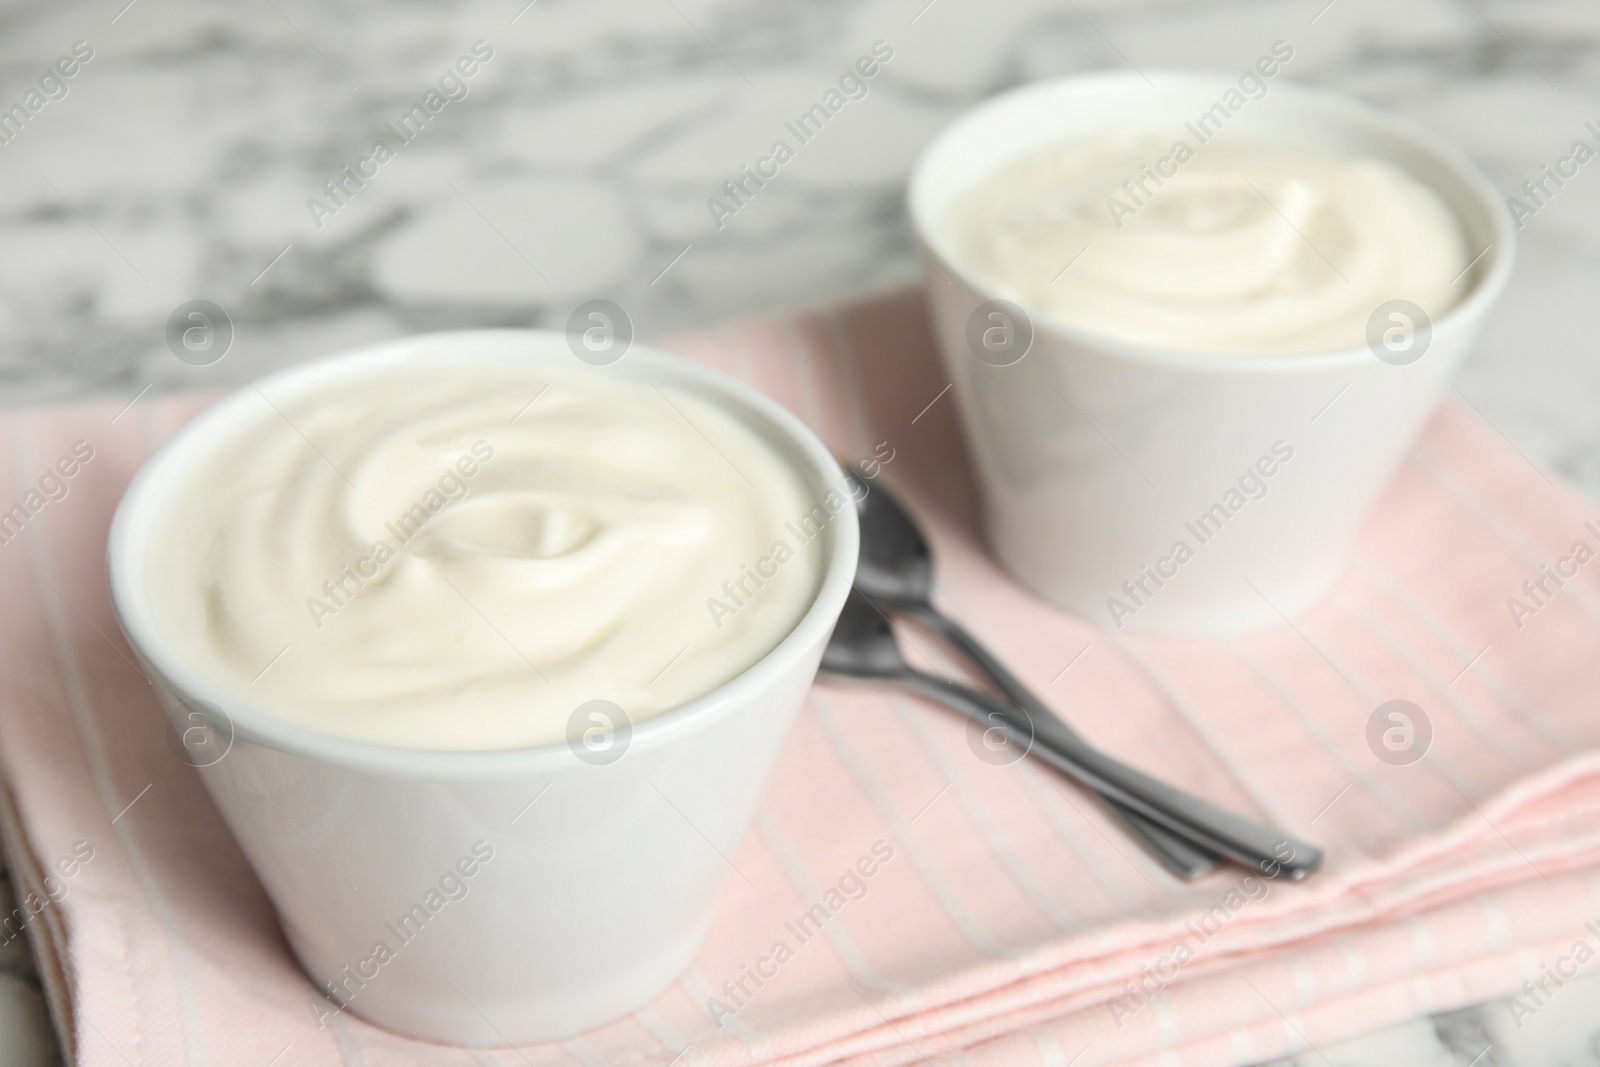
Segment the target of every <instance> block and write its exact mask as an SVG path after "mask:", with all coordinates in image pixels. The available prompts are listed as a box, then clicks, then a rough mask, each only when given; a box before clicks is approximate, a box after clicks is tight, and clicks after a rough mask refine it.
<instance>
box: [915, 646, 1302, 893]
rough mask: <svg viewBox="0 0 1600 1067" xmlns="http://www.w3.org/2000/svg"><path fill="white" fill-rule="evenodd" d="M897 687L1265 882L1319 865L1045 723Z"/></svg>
mask: <svg viewBox="0 0 1600 1067" xmlns="http://www.w3.org/2000/svg"><path fill="white" fill-rule="evenodd" d="M904 679H905V681H906V682H907V683H908V684H910V685H911V686H913V687H914V688H915V689H916V690H917V691H918V692H919V693H923V694H924V695H926V696H928V697H930V698H932V699H933V700H936V701H938V702H939V703H940V704H943V705H944V706H946V707H948V708H950V709H951V710H952V711H956V712H958V713H960V714H962V715H964V716H966V717H967V718H969V719H973V720H975V721H977V722H982V723H987V724H998V725H1000V726H1001V727H1003V728H1004V729H1005V730H1006V732H1007V734H1008V735H1009V736H1010V737H1011V739H1012V740H1013V741H1014V742H1015V743H1017V744H1019V745H1021V746H1022V749H1023V751H1025V752H1032V753H1034V754H1036V755H1037V756H1038V757H1039V758H1040V759H1043V760H1044V761H1045V762H1047V763H1049V764H1050V765H1051V766H1053V767H1055V768H1056V769H1057V770H1059V771H1061V772H1063V773H1065V774H1067V775H1069V776H1070V777H1072V778H1074V779H1076V780H1077V781H1078V782H1079V783H1081V784H1082V785H1084V786H1086V787H1087V788H1089V789H1091V790H1093V791H1094V792H1096V793H1099V794H1100V795H1101V796H1103V797H1105V798H1107V799H1108V800H1114V801H1116V802H1117V803H1118V804H1120V805H1122V806H1123V807H1126V808H1131V809H1132V810H1134V811H1136V812H1138V813H1139V814H1140V815H1143V816H1144V817H1145V818H1147V819H1149V820H1151V821H1153V822H1156V823H1159V824H1160V825H1162V826H1164V827H1166V828H1167V829H1169V830H1171V831H1172V832H1173V833H1176V834H1180V835H1182V836H1184V837H1186V838H1188V839H1190V840H1192V841H1197V842H1199V843H1201V844H1203V845H1204V846H1205V847H1207V848H1209V849H1211V850H1212V851H1214V852H1217V853H1220V854H1221V855H1224V856H1227V857H1228V858H1229V859H1232V860H1234V861H1235V862H1237V863H1240V864H1242V865H1243V866H1246V867H1250V868H1252V869H1255V870H1259V871H1261V872H1262V873H1263V874H1265V875H1266V876H1267V877H1269V878H1271V877H1276V876H1277V875H1279V874H1280V873H1281V874H1284V875H1286V876H1288V877H1289V878H1290V879H1292V880H1295V881H1298V880H1299V879H1301V878H1304V877H1305V876H1306V875H1308V874H1310V873H1311V872H1312V871H1314V870H1316V869H1317V867H1318V866H1320V865H1321V863H1322V850H1321V849H1319V848H1317V847H1316V846H1315V845H1312V844H1310V843H1309V842H1305V841H1300V840H1297V839H1295V838H1293V837H1290V836H1288V835H1286V834H1283V833H1280V832H1279V831H1277V830H1273V829H1270V828H1268V827H1265V826H1262V825H1260V824H1259V823H1254V822H1251V821H1250V820H1249V819H1246V818H1243V817H1241V816H1238V815H1235V814H1233V813H1232V812H1229V811H1224V810H1223V809H1221V808H1219V807H1217V806H1216V805H1214V804H1211V803H1208V802H1207V801H1204V800H1201V799H1200V798H1199V797H1196V796H1193V795H1191V794H1189V793H1185V792H1183V791H1182V790H1181V789H1175V788H1173V787H1172V786H1169V785H1166V784H1165V783H1163V782H1158V781H1156V780H1155V779H1154V778H1151V777H1150V776H1149V775H1146V774H1144V773H1142V772H1140V771H1136V770H1134V769H1133V768H1132V767H1129V766H1128V765H1126V764H1124V763H1121V762H1119V761H1117V760H1114V759H1112V758H1111V757H1109V756H1107V755H1105V754H1104V753H1101V752H1099V751H1097V750H1095V749H1093V748H1091V747H1090V746H1088V745H1086V744H1084V743H1083V741H1082V740H1080V739H1079V738H1078V737H1077V735H1075V734H1072V733H1071V732H1070V731H1067V732H1064V733H1063V732H1061V731H1059V730H1053V729H1051V727H1050V722H1051V721H1054V722H1055V723H1057V724H1059V723H1060V720H1059V719H1055V718H1054V716H1052V717H1051V718H1050V719H1048V720H1042V721H1041V722H1039V723H1038V724H1037V726H1038V729H1036V728H1035V723H1034V721H1033V719H1032V717H1031V716H1029V715H1028V714H1027V713H1026V712H1024V711H1022V710H1021V709H1020V708H1013V707H1010V706H1009V705H1006V704H1001V703H1000V702H998V701H995V700H992V699H990V698H989V697H986V696H984V695H983V694H982V693H977V692H974V691H973V690H971V689H967V688H966V687H964V686H959V685H951V684H949V683H946V682H943V681H941V680H940V679H938V678H935V677H934V676H933V675H931V674H923V673H922V672H921V671H914V670H913V671H908V672H906V674H905V675H904Z"/></svg>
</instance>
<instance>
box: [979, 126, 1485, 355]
mask: <svg viewBox="0 0 1600 1067" xmlns="http://www.w3.org/2000/svg"><path fill="white" fill-rule="evenodd" d="M947 226H948V233H949V235H950V241H951V245H952V247H953V248H954V249H955V251H956V254H957V255H958V256H959V257H960V258H961V260H962V261H963V262H964V263H965V264H966V265H967V267H968V268H969V269H970V270H972V271H973V273H975V274H976V275H978V276H979V277H980V278H982V279H983V280H984V281H986V282H988V283H990V284H991V285H993V286H994V287H995V288H997V289H999V290H1000V291H1002V292H1004V293H1006V294H1007V295H1008V296H1009V297H1010V298H1011V299H1013V300H1015V301H1017V302H1018V303H1020V304H1022V305H1023V306H1024V307H1028V308H1032V309H1034V310H1037V311H1042V312H1046V313H1049V314H1051V315H1054V316H1056V317H1057V318H1058V319H1060V320H1061V321H1062V322H1066V323H1070V324H1072V325H1074V326H1077V327H1079V328H1080V329H1083V330H1087V331H1090V332H1092V333H1097V334H1101V335H1103V336H1106V337H1111V338H1115V339H1117V340H1119V341H1126V342H1130V343H1133V344H1143V345H1152V346H1155V347H1159V348H1168V349H1174V350H1181V351H1190V352H1208V353H1219V354H1224V355H1226V354H1234V355H1246V356H1260V355H1296V354H1302V353H1309V352H1337V351H1340V350H1344V349H1350V348H1357V347H1359V346H1361V345H1363V344H1365V343H1366V329H1367V320H1368V318H1369V316H1370V315H1371V313H1372V309H1373V308H1374V307H1377V306H1378V305H1379V304H1381V303H1383V302H1384V301H1385V300H1388V299H1390V298H1391V297H1392V296H1394V295H1395V294H1405V295H1406V296H1407V297H1408V298H1409V299H1411V300H1414V301H1415V302H1417V303H1419V304H1421V305H1422V306H1424V307H1426V308H1429V309H1431V313H1432V314H1433V315H1435V316H1438V315H1442V314H1444V313H1445V312H1447V311H1449V310H1450V309H1451V308H1452V307H1454V306H1455V304H1456V303H1457V302H1458V301H1459V300H1460V297H1461V294H1462V293H1463V292H1464V291H1465V290H1466V288H1467V287H1468V286H1469V285H1470V282H1469V280H1468V279H1467V278H1466V277H1465V274H1466V267H1467V265H1468V262H1469V261H1470V260H1471V258H1472V255H1473V253H1471V252H1469V251H1468V250H1467V247H1466V240H1465V238H1464V236H1463V234H1462V232H1461V226H1460V225H1459V224H1458V223H1457V221H1456V218H1455V215H1454V213H1453V212H1452V211H1451V210H1450V209H1449V208H1448V207H1447V206H1446V205H1445V203H1444V200H1443V198H1441V197H1440V196H1439V194H1438V193H1437V192H1435V191H1434V190H1433V189H1431V188H1429V187H1428V186H1427V185H1425V184H1423V183H1422V182H1420V181H1418V180H1417V179H1416V178H1415V177H1413V176H1411V175H1410V174H1408V173H1407V172H1406V171H1405V170H1403V169H1401V168H1400V167H1398V166H1396V165H1395V164H1393V163H1390V162H1388V161H1386V160H1382V159H1376V158H1362V157H1359V156H1343V155H1334V154H1331V153H1327V152H1319V151H1313V150H1310V149H1306V148H1300V147H1292V146H1289V145H1284V144H1275V143H1272V142H1268V141H1252V140H1251V139H1249V138H1248V137H1245V138H1242V139H1236V140H1234V141H1228V140H1227V139H1225V138H1219V143H1217V144H1207V145H1201V146H1200V147H1199V148H1198V149H1195V148H1191V147H1190V145H1189V143H1188V142H1187V141H1176V142H1174V141H1171V140H1170V139H1169V140H1163V139H1161V138H1159V137H1157V136H1155V135H1154V134H1147V135H1139V134H1136V133H1111V134H1102V135H1099V136H1095V137H1089V138H1078V139H1069V140H1065V141H1061V142H1059V143H1057V144H1054V145H1052V146H1050V147H1049V148H1047V149H1044V150H1042V151H1037V152H1035V153H1032V154H1030V155H1028V156H1026V157H1025V158H1023V159H1021V160H1018V161H1015V162H1012V163H1010V164H1008V165H1006V166H1004V167H1002V168H1000V169H999V170H998V171H997V172H995V173H994V174H992V175H989V176H988V177H987V178H986V179H985V180H983V181H981V182H979V183H977V184H976V185H975V186H974V187H973V188H972V189H971V190H970V191H969V192H968V193H967V194H966V195H965V197H964V198H963V199H962V200H961V202H960V203H959V204H958V205H957V206H956V207H955V208H954V209H953V210H952V212H951V215H950V218H949V219H948V221H947Z"/></svg>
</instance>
